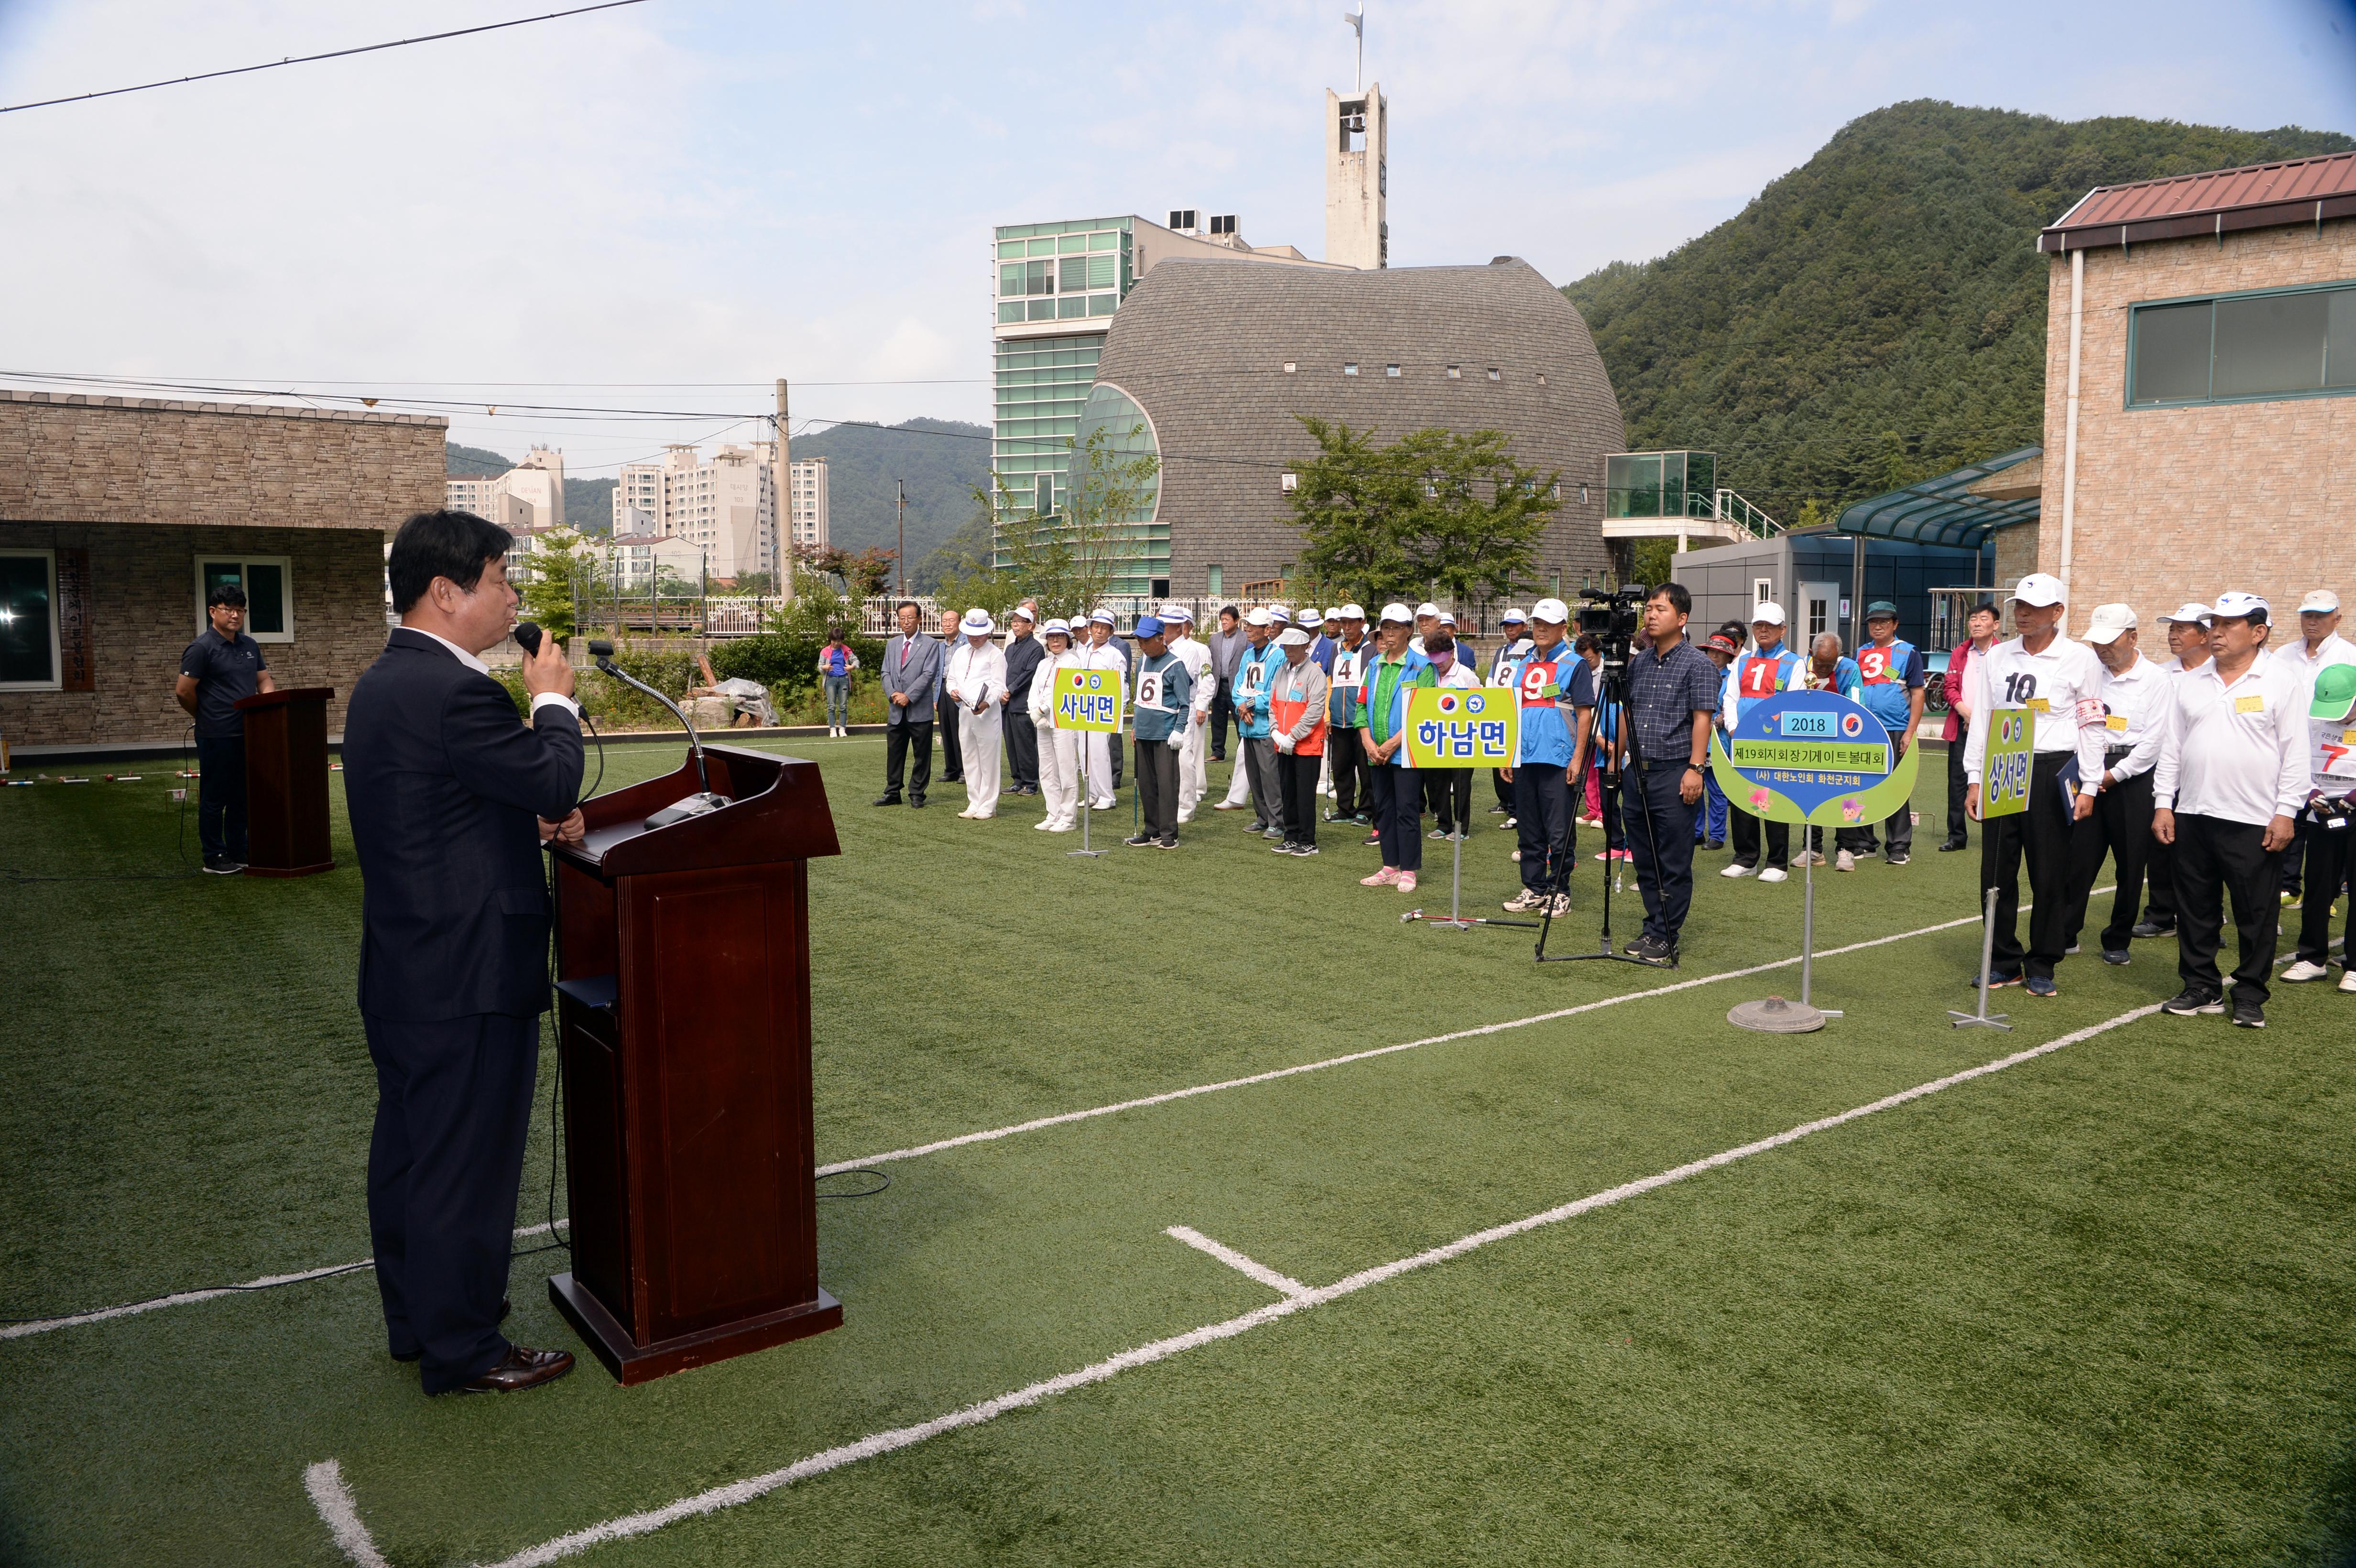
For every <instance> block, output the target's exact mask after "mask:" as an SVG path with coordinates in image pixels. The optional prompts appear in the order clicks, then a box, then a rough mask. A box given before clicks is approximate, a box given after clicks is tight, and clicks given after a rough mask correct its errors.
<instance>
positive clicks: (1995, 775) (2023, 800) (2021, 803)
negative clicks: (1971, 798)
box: [1980, 708, 2037, 821]
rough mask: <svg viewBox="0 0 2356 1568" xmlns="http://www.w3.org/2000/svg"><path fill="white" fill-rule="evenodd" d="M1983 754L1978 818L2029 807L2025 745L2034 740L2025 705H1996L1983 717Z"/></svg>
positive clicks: (2028, 759) (2034, 732)
mask: <svg viewBox="0 0 2356 1568" xmlns="http://www.w3.org/2000/svg"><path fill="white" fill-rule="evenodd" d="M1987 723H1988V734H1987V756H1986V757H1985V758H1984V759H1983V760H1982V762H1981V765H1980V819H1981V820H1982V821H1986V820H1987V819H1988V818H1989V817H1992V816H2018V815H2019V814H2020V813H2021V812H2024V811H2026V810H2028V809H2029V763H2030V761H2031V759H2030V756H2029V747H2030V746H2031V744H2032V743H2034V741H2036V739H2037V731H2036V730H2035V728H2034V727H2033V720H2031V719H2030V717H2029V709H2026V708H1997V709H1991V710H1990V711H1989V713H1988V716H1987Z"/></svg>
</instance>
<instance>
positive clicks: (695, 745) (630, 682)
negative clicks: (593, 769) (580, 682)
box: [516, 625, 728, 827]
mask: <svg viewBox="0 0 2356 1568" xmlns="http://www.w3.org/2000/svg"><path fill="white" fill-rule="evenodd" d="M539 630H540V628H539V627H537V626H534V627H532V631H533V632H534V633H535V634H536V633H538V632H539ZM516 635H517V638H518V640H519V641H520V640H521V638H522V635H523V627H522V626H521V625H518V626H517V627H516ZM589 656H590V657H591V658H594V659H595V660H596V661H597V667H598V668H599V669H600V670H602V671H604V672H605V674H606V675H608V676H610V677H613V678H614V679H616V680H618V681H620V682H621V683H622V684H623V685H624V686H626V687H630V688H633V689H635V690H637V691H643V692H645V693H646V694H647V695H648V697H651V698H653V699H655V700H656V701H657V702H659V703H661V704H662V705H663V706H664V707H665V708H668V709H670V711H671V715H672V717H673V718H676V719H677V720H679V721H680V723H681V724H683V725H685V726H686V728H687V743H688V747H689V749H690V750H691V752H692V753H693V754H694V757H695V777H696V782H697V783H699V784H702V785H703V789H702V792H701V794H698V795H689V796H688V797H687V798H686V799H685V800H682V801H680V802H677V803H676V804H674V805H667V806H665V807H663V808H662V809H661V810H660V811H658V812H656V813H655V814H654V815H653V816H649V817H648V818H647V826H648V827H669V826H670V825H671V824H672V823H674V822H684V821H686V820H687V819H688V818H689V817H691V816H703V815H705V814H706V813H708V812H713V811H717V810H719V809H720V808H721V807H722V806H723V805H727V804H728V797H727V796H725V795H714V794H712V777H711V775H710V774H709V773H706V772H705V771H704V767H703V741H702V739H701V737H699V736H698V735H697V734H696V732H695V721H694V720H691V719H690V718H688V716H687V714H686V712H685V710H684V709H681V708H680V705H679V704H678V703H676V702H673V701H672V700H671V699H669V698H668V697H665V696H664V695H663V694H662V693H661V692H659V691H657V690H656V689H655V688H653V687H651V686H648V684H647V683H646V682H645V681H642V680H638V679H636V678H634V677H631V676H629V675H627V674H626V673H625V672H624V671H623V669H622V667H620V666H619V665H616V663H615V662H614V645H613V644H611V643H609V642H607V641H605V639H604V638H602V637H599V638H595V639H593V640H592V641H591V643H590V644H589Z"/></svg>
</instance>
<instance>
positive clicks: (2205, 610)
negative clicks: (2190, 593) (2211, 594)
mask: <svg viewBox="0 0 2356 1568" xmlns="http://www.w3.org/2000/svg"><path fill="white" fill-rule="evenodd" d="M2211 613H2212V612H2211V610H2210V608H2209V606H2208V605H2206V604H2192V603H2187V604H2179V605H2178V606H2177V607H2176V613H2175V614H2173V615H2162V616H2161V617H2160V619H2161V620H2163V621H2175V622H2178V623H2179V624H2183V625H2187V626H2191V625H2201V626H2205V625H2207V624H2209V617H2210V615H2211Z"/></svg>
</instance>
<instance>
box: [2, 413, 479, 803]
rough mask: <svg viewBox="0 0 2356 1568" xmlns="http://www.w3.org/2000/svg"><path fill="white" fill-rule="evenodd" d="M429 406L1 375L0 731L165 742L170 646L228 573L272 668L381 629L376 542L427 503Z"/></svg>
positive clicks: (430, 493) (346, 655)
mask: <svg viewBox="0 0 2356 1568" xmlns="http://www.w3.org/2000/svg"><path fill="white" fill-rule="evenodd" d="M446 422H447V421H444V420H442V419H440V418H434V417H425V416H420V415H415V414H386V413H368V412H353V413H342V412H329V411H321V410H316V409H294V408H272V407H263V406H258V405H246V404H235V403H194V402H172V401H163V400H127V399H116V398H102V399H92V398H88V397H83V396H80V395H66V394H59V393H48V392H18V391H0V734H5V736H6V738H7V740H8V742H9V744H10V745H11V747H12V748H14V749H16V752H17V754H18V755H19V756H30V757H37V756H40V755H42V754H43V753H44V752H53V751H73V750H84V749H95V748H102V747H104V748H116V747H136V746H141V745H157V746H169V745H177V744H178V743H179V742H180V741H181V739H182V738H183V737H184V736H185V735H186V734H187V715H186V714H185V713H184V712H182V711H181V709H180V707H179V705H178V704H177V702H175V701H174V700H173V698H172V683H173V679H174V677H175V676H177V673H178V671H179V656H180V651H181V650H182V649H183V648H185V647H186V646H187V644H188V642H189V640H190V639H191V638H193V637H194V636H196V635H197V634H198V632H199V631H200V630H202V629H203V626H204V624H205V617H204V597H205V592H206V590H207V588H208V586H209V584H210V583H211V582H215V581H222V580H225V579H234V580H235V581H238V582H239V583H240V584H241V586H242V587H243V588H244V589H245V590H246V593H247V596H248V599H249V601H250V602H251V612H250V617H249V625H248V630H249V631H250V632H251V634H252V635H253V636H254V638H255V639H256V640H257V641H258V642H260V643H261V644H262V654H263V656H264V657H265V658H266V659H267V660H268V661H269V663H270V667H271V669H272V671H273V673H274V674H275V675H276V677H277V679H278V684H279V685H280V686H281V687H282V688H284V687H297V686H327V687H333V688H335V691H336V700H335V701H334V702H333V703H332V704H331V705H330V707H329V713H328V730H329V732H330V733H331V734H340V733H341V731H342V729H343V709H344V699H345V698H346V697H348V695H349V694H350V691H351V687H352V683H353V681H355V680H356V679H358V678H359V674H360V672H361V671H362V670H363V669H365V668H366V667H368V664H369V660H371V659H373V658H374V657H375V656H376V655H377V654H378V653H379V652H380V651H381V650H382V648H383V646H384V636H385V608H384V604H385V600H384V547H385V540H386V538H387V536H388V535H389V534H390V533H391V530H392V529H394V528H398V527H399V526H400V524H401V520H402V518H403V517H407V516H408V515H410V514H411V513H412V512H418V511H428V510H432V509H433V508H434V507H439V506H441V505H442V502H443V495H444V487H443V443H444V431H445V425H446Z"/></svg>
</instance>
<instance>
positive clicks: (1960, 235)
mask: <svg viewBox="0 0 2356 1568" xmlns="http://www.w3.org/2000/svg"><path fill="white" fill-rule="evenodd" d="M2349 147H2356V140H2351V138H2349V137H2347V136H2344V135H2340V134H2338V133H2332V132H2323V131H2307V130H2301V129H2299V128H2297V127H2296V126H2286V127H2283V128H2282V129H2279V130H2275V131H2257V132H2251V131H2233V130H2222V129H2219V128H2216V127H2213V126H2206V125H2182V124H2178V123H2174V122H2172V121H2154V120H2133V119H2106V120H2085V121H2078V122H2074V123H2065V122H2063V121H2059V120H2049V119H2046V118H2044V117H2042V116H2040V115H2035V114H2019V113H2014V112H2009V111H2006V110H1997V109H1965V108H1959V107H1957V106H1956V105H1954V104H1952V103H1941V102H1934V101H1916V102H1911V103H1898V104H1892V105H1891V106H1890V107H1889V108H1887V109H1880V110H1876V111H1875V112H1872V113H1870V114H1868V115H1865V116H1863V117H1862V118H1860V119H1858V120H1855V121H1852V122H1851V123H1848V124H1847V125H1846V126H1844V127H1842V128H1841V130H1840V132H1839V133H1838V134H1837V135H1835V136H1834V137H1833V139H1832V140H1831V141H1830V142H1828V143H1826V145H1825V147H1824V149H1823V150H1822V151H1820V152H1819V153H1817V154H1816V155H1815V157H1813V158H1811V159H1809V160H1808V162H1807V163H1806V164H1804V165H1802V166H1801V167H1799V168H1797V169H1794V171H1793V172H1792V173H1790V174H1788V175H1785V176H1783V178H1781V179H1779V180H1776V181H1775V182H1773V183H1772V184H1771V185H1770V186H1768V187H1767V188H1766V189H1764V190H1763V191H1762V192H1760V194H1759V196H1758V197H1757V198H1756V199H1755V200H1753V201H1752V202H1751V204H1750V205H1749V206H1748V207H1746V208H1743V210H1742V212H1741V213H1740V215H1739V216H1737V217H1735V218H1733V219H1730V220H1729V221H1727V222H1725V223H1722V224H1720V225H1719V227H1717V228H1716V229H1711V230H1710V231H1709V232H1708V233H1707V234H1704V235H1702V236H1701V237H1700V238H1698V239H1697V240H1691V241H1689V242H1688V243H1687V244H1685V245H1683V246H1681V247H1679V248H1678V249H1677V250H1676V251H1671V252H1670V253H1669V254H1667V255H1665V256H1663V257H1661V258H1660V259H1658V260H1657V261H1645V262H1639V263H1629V262H1615V263H1614V264H1612V266H1609V267H1605V268H1603V269H1602V270H1601V271H1600V272H1592V273H1590V274H1589V275H1588V276H1586V277H1584V278H1581V279H1580V280H1579V281H1578V282H1576V283H1570V284H1569V285H1567V286H1566V287H1565V288H1564V289H1563V291H1562V292H1563V293H1565V294H1566V295H1567V296H1569V299H1570V302H1571V303H1572V304H1575V305H1577V306H1578V307H1579V309H1580V313H1581V314H1582V315H1585V316H1586V318H1587V324H1588V326H1589V327H1590V330H1591V331H1593V333H1594V335H1595V343H1596V347H1597V348H1598V349H1600V350H1601V353H1602V356H1603V363H1604V365H1605V367H1606V368H1608V369H1609V370H1610V371H1611V374H1612V386H1613V388H1614V389H1616V390H1617V391H1618V392H1619V394H1620V406H1621V410H1622V412H1623V413H1624V414H1625V415H1626V417H1627V421H1628V443H1629V446H1630V447H1631V448H1632V449H1634V450H1646V449H1652V448H1675V447H1694V448H1698V449H1701V450H1704V451H1710V452H1715V453H1718V454H1719V468H1718V472H1719V482H1720V483H1721V484H1725V485H1731V486H1732V487H1733V488H1735V489H1737V490H1740V491H1741V492H1742V493H1743V494H1744V495H1746V496H1749V497H1750V498H1751V500H1753V501H1754V502H1756V503H1758V504H1759V505H1760V506H1762V507H1765V508H1766V509H1767V510H1768V511H1769V512H1771V513H1772V514H1773V515H1774V516H1775V517H1777V518H1779V519H1780V520H1782V521H1784V522H1786V523H1799V522H1802V521H1805V520H1815V519H1817V518H1818V517H1827V518H1828V517H1830V516H1831V515H1832V513H1833V512H1834V511H1835V510H1837V507H1839V506H1840V505H1841V504H1843V503H1845V502H1847V501H1851V500H1855V499H1858V497H1860V496H1870V495H1874V494H1878V493H1879V492H1880V491H1883V490H1887V489H1890V488H1893V487H1895V486H1897V485H1904V484H1909V483H1912V481H1914V480H1916V479H1921V478H1926V477H1928V476H1930V475H1934V474H1940V473H1944V472H1945V471H1946V470H1948V469H1951V468H1954V467H1956V466H1959V465H1960V464H1965V463H1968V462H1971V461H1973V460H1974V459H1976V458H1981V457H1986V456H1989V455H1992V454H1993V453H1998V452H2004V451H2008V450H2010V449H2011V448H2014V447H2018V446H2025V445H2029V444H2030V443H2035V442H2037V441H2039V440H2040V439H2041V436H2042V433H2043V427H2044V381H2045V376H2044V365H2045V361H2044V355H2045V299H2046V287H2047V282H2046V272H2047V268H2048V267H2049V266H2050V265H2051V262H2050V261H2048V260H2047V259H2046V258H2044V257H2042V256H2040V255H2039V254H2038V253H2037V251H2036V248H2035V247H2036V237H2037V231H2038V230H2039V229H2041V228H2043V227H2044V226H2046V225H2047V224H2049V223H2051V222H2053V221H2054V220H2055V219H2058V218H2060V217H2061V214H2062V213H2063V212H2065V211H2067V210H2068V209H2069V208H2070V207H2071V205H2072V203H2074V202H2076V201H2077V200H2078V198H2079V197H2083V195H2085V193H2086V192H2087V191H2088V190H2089V189H2090V188H2092V187H2094V186H2097V185H2115V184H2118V183H2121V182H2124V181H2129V180H2139V179H2151V178H2155V177H2158V176H2165V175H2174V174H2190V173H2193V172H2195V171H2198V170H2201V169H2213V168H2222V167H2228V166H2230V165H2236V164H2252V163H2263V162H2265V161H2266V160H2268V159H2272V158H2280V157H2297V156H2303V155H2308V154H2314V153H2324V152H2337V151H2340V150H2343V149H2346V148H2349ZM1811 503H1813V507H1811V505H1810V504H1811Z"/></svg>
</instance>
